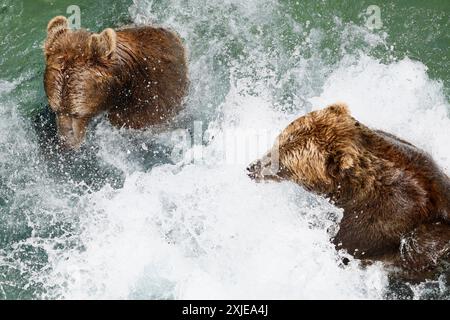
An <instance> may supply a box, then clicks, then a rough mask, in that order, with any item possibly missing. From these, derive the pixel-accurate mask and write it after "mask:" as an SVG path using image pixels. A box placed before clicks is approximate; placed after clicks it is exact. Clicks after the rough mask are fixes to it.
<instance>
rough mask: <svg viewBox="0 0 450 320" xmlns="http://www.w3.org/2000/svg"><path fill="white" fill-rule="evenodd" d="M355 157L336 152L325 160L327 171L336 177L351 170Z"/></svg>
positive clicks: (344, 152)
mask: <svg viewBox="0 0 450 320" xmlns="http://www.w3.org/2000/svg"><path fill="white" fill-rule="evenodd" d="M354 165H355V157H354V155H353V154H352V153H347V152H346V151H336V152H334V153H332V154H330V155H329V156H328V158H327V163H326V166H327V170H328V172H329V173H330V175H331V176H333V177H337V176H338V175H339V174H340V173H341V172H342V171H344V170H348V169H351V168H353V167H354Z"/></svg>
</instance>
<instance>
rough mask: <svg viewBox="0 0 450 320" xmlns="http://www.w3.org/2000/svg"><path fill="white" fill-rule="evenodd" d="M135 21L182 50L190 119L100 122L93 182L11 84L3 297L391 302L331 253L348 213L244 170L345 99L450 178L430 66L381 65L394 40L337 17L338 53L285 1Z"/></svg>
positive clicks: (186, 6) (3, 90) (381, 279)
mask: <svg viewBox="0 0 450 320" xmlns="http://www.w3.org/2000/svg"><path fill="white" fill-rule="evenodd" d="M129 15H130V17H131V19H132V20H133V22H135V23H156V24H160V25H163V26H166V27H170V28H173V29H174V30H177V31H178V32H179V33H180V35H181V36H182V38H183V39H184V42H185V44H186V46H187V48H188V50H189V65H190V83H191V87H190V92H189V96H188V98H187V102H186V110H185V111H184V112H183V113H182V114H181V115H179V116H178V117H177V119H176V121H175V122H174V124H173V125H171V127H170V128H152V129H150V130H147V131H145V132H133V131H127V130H120V131H118V130H116V129H114V128H112V127H111V126H110V125H109V124H108V122H107V121H105V120H104V119H99V121H97V123H95V124H93V125H92V130H90V131H91V133H90V135H89V136H88V137H87V150H91V151H90V152H91V153H92V154H93V156H92V157H94V158H95V159H94V160H95V163H96V164H97V165H98V168H97V167H96V168H89V166H87V167H83V168H84V169H83V170H88V171H89V170H91V171H96V172H92V176H93V177H94V178H93V179H94V180H95V179H98V180H96V181H95V182H92V183H88V182H86V181H85V180H84V179H81V178H77V177H73V176H72V175H73V172H72V171H70V170H69V169H67V171H66V170H65V169H64V167H63V168H59V169H58V170H59V171H58V170H55V169H54V168H53V167H52V166H50V165H46V164H45V160H44V159H43V156H42V154H41V152H40V147H39V142H38V138H37V135H36V133H35V131H34V129H33V127H32V124H31V121H30V120H28V119H25V118H24V117H23V116H22V115H21V114H20V112H19V111H18V104H19V101H18V99H17V97H12V96H11V95H9V92H11V91H12V90H13V89H14V88H15V87H16V86H17V85H19V84H20V83H21V82H23V81H26V79H27V77H26V76H23V77H21V78H18V79H17V81H15V82H10V81H4V80H0V98H1V99H0V115H1V118H0V119H1V120H0V128H1V131H2V132H5V133H6V134H3V135H0V145H1V146H2V147H1V151H0V163H1V165H0V177H1V178H2V180H0V186H1V192H2V194H0V196H1V197H0V201H6V203H7V204H8V208H9V209H8V210H4V209H2V210H4V211H2V212H1V215H0V216H1V218H0V219H1V223H2V224H8V225H10V226H11V225H14V226H15V227H14V228H12V230H14V236H15V237H17V236H18V235H20V234H23V235H24V236H23V237H22V240H20V241H8V239H6V240H3V241H4V242H5V243H7V245H5V247H4V248H3V249H0V250H1V251H0V268H1V270H2V272H3V274H4V275H3V276H1V278H0V297H2V295H3V296H4V297H6V296H7V292H10V290H12V289H11V288H14V287H16V288H19V287H20V288H26V289H25V290H31V292H32V296H33V297H35V298H62V299H228V298H232V299H262V298H264V299H302V298H306V299H311V298H324V299H327V298H340V299H346V298H363V299H367V298H369V299H372V298H373V299H380V298H383V297H385V295H386V292H387V291H388V287H389V286H388V275H387V273H386V272H385V271H384V269H383V266H382V265H381V264H380V263H375V264H373V265H371V266H366V267H363V266H361V265H360V263H359V262H358V261H357V260H354V259H352V258H351V257H350V256H347V255H346V253H345V252H337V251H336V250H335V248H334V246H333V245H332V244H331V243H330V240H329V239H330V236H331V235H333V233H334V232H335V231H336V228H337V223H338V222H339V219H340V218H341V216H342V212H341V210H340V209H338V208H336V207H334V206H333V205H332V204H330V203H329V202H328V201H327V199H324V198H321V197H318V196H315V195H312V194H310V193H309V192H307V191H305V190H303V189H302V188H300V187H299V186H297V185H294V184H293V183H289V182H283V183H281V184H275V183H273V184H272V183H261V184H255V183H254V182H253V181H251V180H250V179H249V178H248V177H247V175H246V172H245V168H246V166H247V165H248V163H250V162H251V161H253V160H254V159H256V158H257V157H258V156H261V155H262V153H263V152H264V151H266V150H267V147H268V146H270V145H271V144H272V143H273V141H274V139H275V137H276V135H277V133H278V132H280V130H281V129H282V128H284V127H285V126H286V125H287V124H288V123H289V122H290V121H292V120H294V119H296V118H297V117H299V116H300V115H303V114H305V113H307V112H309V111H311V110H315V109H320V108H323V107H324V106H326V105H327V104H329V103H333V102H335V101H345V102H346V103H347V104H348V105H349V107H350V110H351V112H352V114H353V115H354V116H355V117H356V118H358V119H359V120H361V122H364V123H366V124H367V125H369V126H371V127H373V128H379V129H383V130H386V131H389V132H392V133H393V134H395V135H398V136H400V137H402V138H405V139H407V140H409V141H411V142H412V143H414V144H415V145H417V146H418V147H420V148H422V149H424V150H426V151H427V152H429V153H430V154H431V155H432V157H433V158H434V159H435V160H436V161H437V163H438V164H439V165H440V166H441V167H443V168H444V171H445V172H447V173H449V172H450V148H449V147H448V136H449V133H450V132H449V128H450V119H449V113H448V110H450V106H449V104H448V101H447V99H446V97H445V95H444V93H443V92H444V89H443V85H442V83H441V82H439V81H435V80H431V79H430V78H429V76H428V75H427V68H426V66H425V65H424V64H423V63H421V62H419V61H414V60H411V59H409V58H403V59H400V60H396V59H394V58H393V59H390V60H389V61H387V62H386V61H384V62H383V61H381V60H379V59H377V58H374V57H372V56H371V55H370V54H369V51H370V50H371V49H372V48H374V47H377V46H382V47H383V46H385V38H386V37H387V35H386V34H383V33H380V34H375V33H373V32H371V31H370V30H368V29H366V28H365V27H363V26H358V25H355V24H352V23H344V22H342V21H341V20H340V19H339V18H337V17H336V18H335V19H334V21H332V23H333V24H334V26H333V32H335V33H336V34H337V35H339V39H337V40H336V41H338V42H339V46H338V47H337V48H336V50H334V51H333V52H328V51H327V49H324V48H323V46H322V45H321V43H322V40H323V38H324V37H325V36H326V31H325V30H321V29H317V28H312V27H310V22H309V21H305V22H304V23H303V24H299V23H297V22H295V21H294V20H293V19H292V18H290V16H289V14H288V13H286V12H284V11H283V10H282V7H281V5H280V4H278V2H277V1H271V0H264V1H234V0H227V1H223V2H212V1H206V0H205V1H202V0H192V1H185V0H171V1H164V2H157V1H151V0H147V1H145V0H134V1H133V4H132V6H131V7H130V8H129ZM300 38H302V39H304V38H306V40H301V41H298V39H300ZM297 41H298V42H297ZM23 123H27V125H23ZM91 160H92V159H91ZM99 168H100V169H99ZM98 170H100V171H101V172H100V173H98V172H97V171H98ZM102 170H103V171H102ZM56 171H57V173H55V172H56ZM3 199H4V200H3ZM2 208H3V207H2ZM11 237H13V236H11ZM342 257H348V258H349V259H350V263H349V264H348V265H343V264H342V262H341V261H342ZM439 285H441V284H438V287H439ZM27 288H28V289H27ZM29 288H32V289H29ZM411 288H412V289H413V292H414V294H415V295H416V297H420V295H421V294H422V293H423V290H424V289H423V288H422V287H421V286H420V285H419V286H412V287H411Z"/></svg>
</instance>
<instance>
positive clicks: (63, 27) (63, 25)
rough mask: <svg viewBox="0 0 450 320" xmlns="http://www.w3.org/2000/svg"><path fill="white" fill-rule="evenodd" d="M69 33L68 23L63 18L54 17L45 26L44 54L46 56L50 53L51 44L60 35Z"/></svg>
mask: <svg viewBox="0 0 450 320" xmlns="http://www.w3.org/2000/svg"><path fill="white" fill-rule="evenodd" d="M68 31H69V22H68V21H67V18H66V17H64V16H56V17H54V18H53V19H51V20H50V21H49V22H48V24H47V39H45V44H44V53H45V55H46V56H48V55H50V54H51V53H52V49H51V48H52V44H53V43H54V42H55V40H56V39H57V38H58V37H60V36H61V35H62V34H64V33H66V32H68Z"/></svg>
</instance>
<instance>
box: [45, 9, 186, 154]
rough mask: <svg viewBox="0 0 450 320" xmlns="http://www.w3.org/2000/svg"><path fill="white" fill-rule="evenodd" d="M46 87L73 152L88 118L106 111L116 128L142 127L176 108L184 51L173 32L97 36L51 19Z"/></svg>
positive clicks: (149, 30) (140, 30) (147, 30)
mask: <svg viewBox="0 0 450 320" xmlns="http://www.w3.org/2000/svg"><path fill="white" fill-rule="evenodd" d="M44 53H45V58H46V69H45V75H44V87H45V92H46V94H47V97H48V101H49V104H50V107H51V108H52V109H53V110H54V111H55V112H56V114H57V124H58V133H59V137H60V138H61V141H62V142H63V144H65V145H66V146H67V147H70V148H77V147H78V146H79V145H80V144H81V143H82V141H83V139H84V134H85V131H86V126H87V124H88V123H89V120H90V119H91V118H92V117H94V116H96V115H98V114H99V113H101V112H107V113H108V118H109V120H110V121H111V123H112V124H113V125H115V126H117V127H128V128H134V129H141V128H145V127H147V126H149V125H153V124H158V123H162V122H164V121H166V120H167V119H170V118H171V117H172V116H174V115H175V114H176V113H177V112H178V111H179V110H180V109H181V104H182V100H183V97H184V96H185V94H186V90H187V84H188V78H187V63H186V56H185V49H184V47H183V44H182V43H181V40H180V39H179V37H178V36H177V35H176V34H174V33H173V32H171V31H168V30H165V29H162V28H154V27H149V26H144V27H134V28H126V29H122V30H117V31H114V30H113V29H110V28H108V29H105V30H104V31H102V32H101V33H100V34H95V33H91V32H88V31H86V30H70V29H69V27H68V22H67V19H66V18H65V17H62V16H58V17H55V18H53V19H52V20H50V22H49V23H48V26H47V39H46V41H45V45H44Z"/></svg>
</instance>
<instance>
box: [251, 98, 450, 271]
mask: <svg viewBox="0 0 450 320" xmlns="http://www.w3.org/2000/svg"><path fill="white" fill-rule="evenodd" d="M247 170H248V171H249V173H248V174H249V176H250V177H251V178H253V179H255V180H257V181H261V180H276V181H280V180H290V181H293V182H295V183H297V184H299V185H301V186H303V187H304V188H305V189H307V190H309V191H311V192H314V193H316V194H319V195H322V196H324V197H326V198H328V199H330V200H331V201H332V202H333V203H334V204H335V205H336V206H337V207H340V208H342V209H343V210H344V213H343V217H342V220H341V221H340V224H339V231H338V232H337V234H336V235H335V237H334V239H333V243H334V244H335V246H336V248H337V249H346V250H347V252H348V253H350V254H352V255H353V256H354V257H356V258H359V259H364V260H368V261H370V260H381V261H384V262H386V263H388V264H390V265H393V266H395V268H394V269H396V270H399V268H398V267H400V270H402V271H401V272H402V273H405V274H406V275H410V276H411V277H412V278H416V279H419V278H421V277H428V276H431V274H432V272H433V270H436V269H437V267H438V266H442V264H441V262H444V264H445V261H448V260H447V259H448V258H449V255H450V179H449V177H448V176H447V175H446V174H445V173H444V172H443V171H442V170H441V169H440V168H439V167H438V165H436V163H435V162H434V161H433V159H432V158H431V157H430V156H429V155H428V154H426V153H425V152H424V151H422V150H420V149H419V148H417V147H415V146H414V145H412V144H411V143H408V142H406V141H404V140H402V139H399V138H397V137H395V136H394V135H392V134H389V133H386V132H383V131H379V130H372V129H370V128H368V127H366V126H365V125H363V124H362V123H360V122H359V121H357V120H355V119H354V118H353V117H352V116H351V115H350V113H349V110H348V108H347V106H346V105H345V104H342V103H338V104H334V105H331V106H329V107H327V108H325V109H322V110H319V111H313V112H311V113H309V114H307V115H305V116H303V117H300V118H298V119H297V120H295V121H294V122H292V123H291V124H290V125H289V126H288V127H287V128H286V129H284V131H283V132H282V133H281V134H280V135H279V136H278V138H277V141H276V143H275V145H274V147H273V148H272V150H271V151H269V152H268V154H266V155H265V156H264V157H263V158H262V159H260V160H257V161H255V162H253V163H252V164H251V165H250V166H249V167H248V168H247Z"/></svg>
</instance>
